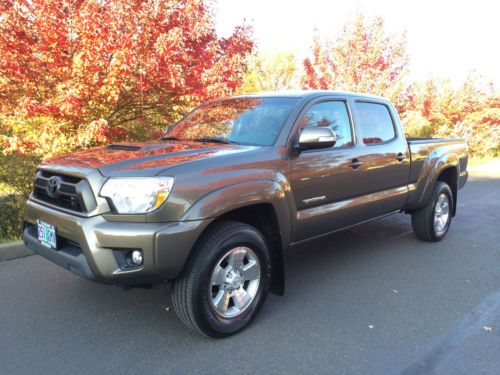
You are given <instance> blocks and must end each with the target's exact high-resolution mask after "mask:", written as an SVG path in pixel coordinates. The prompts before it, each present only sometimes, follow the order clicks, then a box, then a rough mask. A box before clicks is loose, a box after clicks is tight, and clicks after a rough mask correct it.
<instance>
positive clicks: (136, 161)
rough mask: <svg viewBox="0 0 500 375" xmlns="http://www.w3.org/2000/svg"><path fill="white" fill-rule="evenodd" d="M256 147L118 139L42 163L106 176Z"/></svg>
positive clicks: (145, 172) (147, 172) (144, 172)
mask: <svg viewBox="0 0 500 375" xmlns="http://www.w3.org/2000/svg"><path fill="white" fill-rule="evenodd" d="M257 148H258V147H256V146H240V145H232V144H228V145H226V144H218V143H208V142H207V143H202V142H189V141H182V142H181V141H169V142H162V143H117V144H112V145H109V146H107V147H100V148H93V149H89V150H84V151H79V152H73V153H69V154H63V155H59V156H56V157H53V158H51V159H47V160H45V161H43V162H42V164H41V165H40V167H41V168H42V169H49V170H57V171H60V172H69V173H72V174H77V175H82V176H84V175H88V174H90V173H91V172H92V171H94V170H96V169H97V170H99V172H100V173H101V174H102V175H103V176H127V177H128V176H130V177H139V176H154V175H157V174H158V173H160V172H163V171H164V170H166V169H168V168H171V167H174V166H178V165H181V164H185V163H190V162H194V161H197V160H203V159H207V158H215V157H220V156H223V155H231V154H236V153H241V152H246V151H250V150H255V149H257Z"/></svg>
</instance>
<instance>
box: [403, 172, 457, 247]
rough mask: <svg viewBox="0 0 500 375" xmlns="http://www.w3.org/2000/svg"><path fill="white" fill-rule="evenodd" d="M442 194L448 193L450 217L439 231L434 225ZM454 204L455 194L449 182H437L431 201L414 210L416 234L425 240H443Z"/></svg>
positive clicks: (412, 217)
mask: <svg viewBox="0 0 500 375" xmlns="http://www.w3.org/2000/svg"><path fill="white" fill-rule="evenodd" d="M442 194H444V195H446V197H447V198H448V205H449V207H448V219H447V221H446V225H445V226H444V228H443V229H442V230H440V231H438V230H437V229H436V226H435V225H434V219H435V217H434V215H435V212H436V204H437V202H438V199H439V197H440V196H441V195H442ZM453 205H454V202H453V194H452V192H451V189H450V187H449V186H448V184H446V183H445V182H442V181H438V182H436V185H435V186H434V190H433V192H432V195H431V197H430V199H429V202H428V203H427V204H426V205H425V206H424V207H422V208H421V209H420V210H418V211H415V212H413V213H412V215H411V225H412V227H413V232H414V233H415V235H416V236H417V237H418V238H419V239H421V240H423V241H429V242H437V241H441V240H442V239H443V238H444V237H445V236H446V233H448V230H449V229H450V224H451V217H452V212H453Z"/></svg>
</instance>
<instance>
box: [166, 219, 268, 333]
mask: <svg viewBox="0 0 500 375" xmlns="http://www.w3.org/2000/svg"><path fill="white" fill-rule="evenodd" d="M269 279H270V261H269V249H268V246H267V244H266V240H265V238H264V236H263V235H262V234H261V233H260V232H259V231H258V230H257V229H255V228H254V227H252V226H249V225H247V224H243V223H238V222H231V221H223V222H220V223H217V224H216V225H215V226H214V227H212V228H211V229H210V230H209V231H208V232H207V233H206V234H205V235H204V236H203V238H202V240H201V241H200V242H199V244H198V245H197V246H196V248H195V249H193V254H192V256H191V258H190V259H189V261H188V263H187V264H186V267H185V269H184V271H183V272H182V274H181V276H180V277H179V279H178V280H176V281H175V283H174V285H173V288H172V301H173V305H174V308H175V311H176V313H177V315H178V316H179V318H180V320H181V321H182V322H183V323H184V324H185V325H186V326H188V327H189V328H191V329H194V330H195V331H198V332H200V333H203V334H205V335H208V336H212V337H226V336H229V335H232V334H234V333H236V332H238V331H240V330H242V329H243V328H245V327H246V326H247V325H248V324H249V323H250V322H251V321H252V319H253V318H254V317H255V316H256V315H257V313H258V312H259V310H260V308H261V306H262V304H263V303H264V301H265V299H266V295H267V284H268V280H269Z"/></svg>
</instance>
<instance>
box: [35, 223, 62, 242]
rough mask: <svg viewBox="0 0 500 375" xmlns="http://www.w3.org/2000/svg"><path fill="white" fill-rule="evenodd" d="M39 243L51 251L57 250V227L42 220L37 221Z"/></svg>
mask: <svg viewBox="0 0 500 375" xmlns="http://www.w3.org/2000/svg"><path fill="white" fill-rule="evenodd" d="M36 222H37V227H38V241H40V243H41V244H42V245H43V246H46V247H49V248H51V249H57V236H56V227H55V226H53V225H51V224H48V223H46V222H44V221H42V220H37V221H36Z"/></svg>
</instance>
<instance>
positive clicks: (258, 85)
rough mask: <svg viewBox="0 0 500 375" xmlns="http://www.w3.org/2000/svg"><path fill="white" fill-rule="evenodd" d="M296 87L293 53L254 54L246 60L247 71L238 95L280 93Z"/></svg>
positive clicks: (297, 82)
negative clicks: (263, 92)
mask: <svg viewBox="0 0 500 375" xmlns="http://www.w3.org/2000/svg"><path fill="white" fill-rule="evenodd" d="M298 87H299V76H298V70H297V61H296V58H295V55H294V54H293V53H290V52H278V53H274V54H270V53H261V52H256V53H254V54H252V55H251V56H250V58H249V60H248V70H247V72H246V74H245V76H244V78H243V85H242V86H241V87H240V89H239V93H242V94H246V93H253V92H262V91H280V90H286V89H294V88H298Z"/></svg>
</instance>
